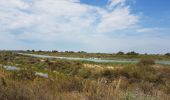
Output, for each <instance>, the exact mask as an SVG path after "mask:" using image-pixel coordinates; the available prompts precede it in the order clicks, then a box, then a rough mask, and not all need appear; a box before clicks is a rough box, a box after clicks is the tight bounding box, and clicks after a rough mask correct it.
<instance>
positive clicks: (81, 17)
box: [0, 0, 156, 52]
mask: <svg viewBox="0 0 170 100" xmlns="http://www.w3.org/2000/svg"><path fill="white" fill-rule="evenodd" d="M139 22H140V16H139V15H138V14H134V13H132V12H131V9H130V6H129V5H127V4H126V0H108V3H107V5H106V6H105V7H98V6H92V5H87V4H84V3H82V2H81V1H79V0H0V27H1V28H0V43H2V45H1V46H0V48H1V49H46V50H48V49H49V50H50V49H59V50H86V51H94V52H111V51H113V52H114V51H118V50H128V49H129V50H132V49H134V50H137V48H138V45H137V43H138V44H141V45H143V47H145V44H146V45H148V43H143V42H142V41H139V40H138V39H135V38H133V37H129V36H127V35H126V33H127V32H125V31H126V30H130V31H135V30H136V28H138V27H139ZM146 31H147V32H148V31H152V30H151V29H147V28H145V29H138V30H137V31H136V32H139V33H143V32H146ZM117 32H118V33H117ZM123 32H125V37H126V39H125V37H119V36H118V37H114V36H112V35H111V36H110V34H113V35H115V34H117V35H119V34H122V33H123ZM144 39H146V38H144ZM155 39H156V38H155ZM133 41H136V43H134V42H133ZM150 41H151V42H150V44H151V43H152V41H155V40H154V39H153V40H150ZM127 43H132V44H131V45H129V44H127ZM151 50H152V48H151ZM146 51H147V50H146ZM148 51H149V49H148Z"/></svg>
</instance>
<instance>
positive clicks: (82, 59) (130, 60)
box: [18, 53, 170, 65]
mask: <svg viewBox="0 0 170 100" xmlns="http://www.w3.org/2000/svg"><path fill="white" fill-rule="evenodd" d="M18 54H21V55H26V56H32V57H37V58H49V59H50V58H51V59H54V58H56V59H65V60H80V61H91V62H98V63H137V62H138V60H135V59H114V60H108V59H100V58H75V57H58V56H48V55H37V54H27V53H18ZM156 63H157V64H166V65H170V61H164V60H161V61H156Z"/></svg>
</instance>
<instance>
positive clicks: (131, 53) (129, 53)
mask: <svg viewBox="0 0 170 100" xmlns="http://www.w3.org/2000/svg"><path fill="white" fill-rule="evenodd" d="M127 55H139V53H136V52H135V51H131V52H128V53H127Z"/></svg>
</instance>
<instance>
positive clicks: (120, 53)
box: [117, 51, 125, 55]
mask: <svg viewBox="0 0 170 100" xmlns="http://www.w3.org/2000/svg"><path fill="white" fill-rule="evenodd" d="M124 54H125V53H124V52H122V51H119V52H118V53H117V55H124Z"/></svg>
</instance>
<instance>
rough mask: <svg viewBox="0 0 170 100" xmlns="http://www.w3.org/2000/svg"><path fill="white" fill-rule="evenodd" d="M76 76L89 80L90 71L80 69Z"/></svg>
mask: <svg viewBox="0 0 170 100" xmlns="http://www.w3.org/2000/svg"><path fill="white" fill-rule="evenodd" d="M78 75H79V76H81V77H83V78H89V77H90V76H91V71H90V69H87V68H81V69H79V70H78Z"/></svg>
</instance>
